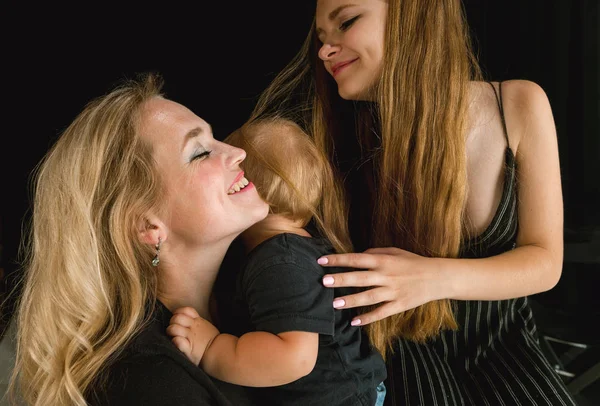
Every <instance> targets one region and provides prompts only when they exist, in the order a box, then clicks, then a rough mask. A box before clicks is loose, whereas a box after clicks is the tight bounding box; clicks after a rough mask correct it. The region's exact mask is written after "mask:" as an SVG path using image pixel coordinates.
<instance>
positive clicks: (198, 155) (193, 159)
mask: <svg viewBox="0 0 600 406" xmlns="http://www.w3.org/2000/svg"><path fill="white" fill-rule="evenodd" d="M211 152H212V151H202V152H201V153H199V154H196V155H194V156H193V157H192V161H195V160H197V159H203V158H206V157H207V156H209V155H210V153H211Z"/></svg>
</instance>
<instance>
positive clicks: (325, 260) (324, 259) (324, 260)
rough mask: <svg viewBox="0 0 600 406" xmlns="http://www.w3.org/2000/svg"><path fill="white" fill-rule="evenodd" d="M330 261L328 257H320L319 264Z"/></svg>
mask: <svg viewBox="0 0 600 406" xmlns="http://www.w3.org/2000/svg"><path fill="white" fill-rule="evenodd" d="M328 262H329V260H328V259H327V258H319V259H317V264H319V265H325V264H326V263H328Z"/></svg>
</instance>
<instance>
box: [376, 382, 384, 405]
mask: <svg viewBox="0 0 600 406" xmlns="http://www.w3.org/2000/svg"><path fill="white" fill-rule="evenodd" d="M385 393H386V389H385V385H384V383H383V382H381V383H380V384H379V385H377V400H376V401H375V406H383V401H384V399H385Z"/></svg>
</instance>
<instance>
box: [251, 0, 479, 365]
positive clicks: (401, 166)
mask: <svg viewBox="0 0 600 406" xmlns="http://www.w3.org/2000/svg"><path fill="white" fill-rule="evenodd" d="M388 3H389V7H388V17H387V23H386V29H385V54H384V62H383V69H382V74H381V79H380V82H379V85H378V86H377V88H376V90H375V95H374V97H375V100H376V102H375V103H370V102H348V101H344V100H342V99H341V98H340V97H339V96H338V94H337V86H336V84H335V81H334V80H333V79H332V78H331V76H330V75H329V74H328V73H327V72H326V71H325V69H324V65H323V63H322V61H320V60H319V59H318V56H317V52H318V49H319V47H320V42H319V40H318V38H317V36H316V34H315V22H314V21H313V25H312V28H311V31H310V33H309V35H308V37H307V39H306V41H305V43H304V45H303V47H302V49H301V50H300V52H299V53H298V54H297V55H296V57H295V58H294V59H293V60H292V61H291V62H290V63H289V64H288V65H287V66H286V67H285V68H284V69H283V70H282V71H281V72H280V73H279V74H278V75H277V76H276V77H275V79H274V80H273V81H272V82H271V84H270V85H269V86H268V87H267V89H265V90H264V92H263V93H262V94H261V97H260V98H259V100H258V102H257V104H256V106H255V109H254V111H253V114H252V117H260V116H262V115H265V114H273V112H275V111H282V112H286V111H288V112H290V111H291V112H293V113H292V115H293V116H297V115H298V114H302V113H304V116H303V117H304V118H303V119H302V120H301V121H302V123H303V125H305V126H306V127H307V128H308V129H309V130H308V132H309V133H311V134H313V136H314V137H315V140H316V142H317V145H319V147H320V148H321V149H322V150H323V151H325V152H326V154H327V156H328V157H329V158H330V159H331V161H332V162H335V163H336V164H337V167H338V168H341V167H343V163H344V162H345V160H344V155H343V151H342V148H341V147H342V146H344V144H347V145H348V144H351V143H352V142H353V139H354V138H355V136H354V135H352V134H349V133H350V132H351V131H354V132H355V133H356V134H357V138H358V144H359V145H358V149H357V151H355V152H354V154H359V155H362V156H363V160H362V161H361V162H360V166H361V169H360V171H361V172H360V173H361V176H362V179H363V181H364V185H363V186H364V188H366V190H363V191H362V192H361V194H362V196H365V195H366V192H367V191H368V192H370V193H371V196H373V198H374V204H372V205H371V207H370V210H371V211H372V218H371V217H369V216H364V221H363V222H362V223H361V227H358V232H357V233H356V234H355V237H356V236H360V234H361V233H362V234H364V235H365V236H367V238H366V242H365V245H366V246H372V247H387V246H395V247H399V248H402V249H405V250H408V251H412V252H415V253H417V254H420V255H423V256H431V257H457V256H458V255H459V254H460V246H461V242H462V241H463V238H464V237H465V219H464V208H465V202H466V194H467V176H466V148H465V139H466V125H467V104H468V87H469V82H470V81H472V80H480V78H481V70H480V68H479V66H478V63H477V59H476V56H475V55H474V53H473V50H472V46H471V40H470V35H469V30H468V26H467V24H466V15H465V10H464V7H463V4H462V3H461V1H460V0H422V1H418V2H416V1H412V0H410V1H409V0H390V1H389V2H388ZM290 95H291V96H290ZM350 121H352V124H353V128H354V130H351V129H349V128H348V127H347V123H348V122H350ZM347 145H346V149H347V150H348V149H349V147H348V146H347ZM340 151H341V152H340ZM354 160H355V161H356V157H354ZM346 175H347V176H348V173H346ZM362 198H363V199H364V197H362ZM353 242H354V244H355V245H357V242H356V240H354V241H353ZM456 328H457V324H456V321H455V318H454V314H453V303H452V302H451V301H450V300H447V299H445V300H438V301H434V302H430V303H426V304H424V305H421V306H419V307H417V308H415V309H411V310H407V311H405V312H402V313H400V314H395V315H393V316H390V317H388V318H386V319H383V320H380V321H378V322H375V323H372V324H369V325H367V326H366V329H367V332H368V335H369V338H370V340H371V343H372V344H373V345H374V346H375V347H376V348H377V349H379V351H380V352H381V353H382V354H383V355H384V357H385V356H386V351H387V350H388V349H390V350H392V351H393V343H394V338H396V337H401V338H405V339H409V340H413V341H417V342H423V341H425V340H427V339H429V338H432V337H435V336H436V335H438V334H439V332H440V331H441V330H443V329H456Z"/></svg>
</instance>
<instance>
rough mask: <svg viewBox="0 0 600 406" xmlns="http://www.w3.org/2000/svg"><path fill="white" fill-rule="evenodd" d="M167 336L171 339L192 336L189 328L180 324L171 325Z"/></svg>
mask: <svg viewBox="0 0 600 406" xmlns="http://www.w3.org/2000/svg"><path fill="white" fill-rule="evenodd" d="M167 334H168V335H170V336H171V337H183V338H188V337H189V336H190V334H191V330H190V329H189V327H184V326H182V325H180V324H169V326H168V327H167Z"/></svg>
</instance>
